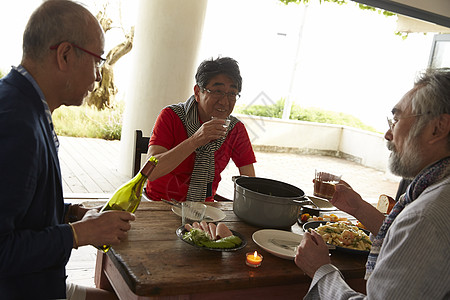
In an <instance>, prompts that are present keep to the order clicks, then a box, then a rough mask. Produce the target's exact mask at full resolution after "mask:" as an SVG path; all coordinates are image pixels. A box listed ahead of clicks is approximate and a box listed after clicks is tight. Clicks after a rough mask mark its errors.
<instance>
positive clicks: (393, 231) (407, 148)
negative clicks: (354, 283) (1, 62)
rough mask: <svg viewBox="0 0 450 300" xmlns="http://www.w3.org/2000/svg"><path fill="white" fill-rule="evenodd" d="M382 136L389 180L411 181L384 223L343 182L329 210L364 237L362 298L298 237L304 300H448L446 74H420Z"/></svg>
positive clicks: (449, 127)
mask: <svg viewBox="0 0 450 300" xmlns="http://www.w3.org/2000/svg"><path fill="white" fill-rule="evenodd" d="M392 114H393V116H392V118H388V124H389V129H388V131H387V132H386V134H385V138H386V140H387V147H388V149H389V150H390V151H391V155H390V158H389V167H390V169H391V171H392V173H394V174H396V175H398V176H402V177H404V178H409V179H411V180H412V182H411V184H410V185H409V186H408V188H407V190H406V193H405V194H403V195H402V196H401V197H400V199H399V201H398V202H397V203H396V205H395V206H394V208H393V209H392V211H391V213H390V214H389V215H388V216H387V217H385V216H384V215H383V214H381V213H380V212H379V211H378V210H377V209H376V208H375V207H373V206H372V205H371V204H369V203H368V202H366V201H364V200H363V199H362V198H361V196H360V195H359V194H358V193H356V192H355V191H354V190H353V189H352V188H351V187H350V185H348V184H347V183H346V182H343V181H342V182H341V183H340V184H338V185H337V186H336V192H335V194H334V197H333V199H332V200H331V202H332V203H333V205H335V206H336V207H338V208H339V209H341V210H343V211H345V212H347V213H349V214H351V215H353V216H354V217H356V218H357V219H358V220H359V221H361V223H363V224H364V225H365V226H366V227H367V228H368V229H369V230H370V232H371V238H372V241H373V244H372V250H371V251H370V254H369V257H368V259H367V264H366V279H367V283H366V291H367V296H366V295H363V294H361V293H358V292H356V291H354V290H352V289H351V288H350V287H349V286H348V285H347V284H346V283H345V281H344V279H343V277H342V275H341V273H340V272H339V270H338V269H337V268H336V267H335V266H333V265H332V264H331V263H330V258H329V254H328V249H327V246H326V244H325V242H324V241H323V239H322V238H321V236H320V235H319V234H317V233H316V232H314V231H313V232H311V233H305V235H304V237H303V240H302V242H301V244H300V246H299V247H298V250H297V255H296V257H295V263H296V264H297V266H299V267H300V268H301V269H302V270H303V271H304V272H305V273H306V274H307V275H308V276H310V277H311V278H312V279H313V280H312V282H311V286H310V289H309V292H308V294H307V295H306V297H305V299H365V298H368V299H450V259H449V255H448V253H449V249H450V234H449V232H450V218H449V216H450V69H435V70H427V71H426V72H425V73H423V74H421V76H420V77H419V78H418V79H417V81H416V82H415V84H414V87H413V88H412V89H411V90H410V91H408V92H407V93H406V94H405V95H404V96H403V98H402V99H401V100H400V101H399V102H398V103H397V104H396V105H395V106H394V108H393V109H392Z"/></svg>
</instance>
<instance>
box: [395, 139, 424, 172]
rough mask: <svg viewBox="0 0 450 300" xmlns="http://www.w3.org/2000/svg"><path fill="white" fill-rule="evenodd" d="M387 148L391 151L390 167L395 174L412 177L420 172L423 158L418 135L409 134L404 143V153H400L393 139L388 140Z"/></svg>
mask: <svg viewBox="0 0 450 300" xmlns="http://www.w3.org/2000/svg"><path fill="white" fill-rule="evenodd" d="M387 148H388V149H389V150H390V151H391V154H390V156H389V169H390V170H391V172H392V173H393V174H395V175H398V176H401V177H403V178H410V179H412V178H414V177H416V175H417V174H419V172H420V170H421V169H422V168H421V166H422V160H423V158H422V151H421V150H422V149H421V147H420V145H419V143H418V138H417V137H412V136H411V134H409V135H408V137H407V138H406V140H405V143H404V145H403V153H399V152H398V151H397V149H395V146H394V144H393V143H392V142H391V141H388V142H387Z"/></svg>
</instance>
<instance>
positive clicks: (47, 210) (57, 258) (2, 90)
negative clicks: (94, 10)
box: [0, 0, 134, 299]
mask: <svg viewBox="0 0 450 300" xmlns="http://www.w3.org/2000/svg"><path fill="white" fill-rule="evenodd" d="M103 48H104V33H103V30H102V28H101V26H100V25H99V23H98V21H97V20H96V18H95V17H94V16H93V15H92V14H91V13H90V12H89V11H88V10H87V9H85V8H84V7H82V6H80V5H79V4H76V3H74V2H72V1H68V0H57V1H55V0H50V1H46V2H44V3H43V4H41V6H39V7H38V8H37V9H36V11H35V12H34V13H33V14H32V16H31V17H30V20H29V22H28V24H27V26H26V28H25V32H24V37H23V57H22V62H21V64H20V65H19V66H17V67H13V68H12V70H11V72H10V73H9V74H8V75H7V76H6V77H5V78H3V79H1V80H0V170H1V171H0V191H1V192H0V298H1V299H61V298H66V273H65V266H66V263H67V261H68V260H69V257H70V254H71V251H72V248H77V247H79V246H83V245H104V244H108V245H115V244H118V243H120V241H121V240H122V239H124V238H125V237H126V234H127V231H128V230H129V229H130V223H129V221H132V220H134V215H132V214H130V213H128V212H119V211H110V212H105V213H102V214H99V213H98V212H97V211H96V210H90V211H87V210H86V209H84V208H82V207H78V206H71V205H68V204H64V202H63V192H62V183H61V171H60V166H59V160H58V152H57V151H58V146H59V142H58V138H57V136H56V134H55V131H54V128H53V123H52V117H51V113H52V112H53V111H54V110H55V109H56V108H58V107H59V106H61V105H80V104H81V103H82V101H83V98H84V97H85V96H86V95H87V93H88V91H91V90H92V89H93V86H94V83H95V81H100V80H101V75H100V72H99V67H100V65H101V64H102V63H103V62H104V59H103V58H101V55H102V54H103V51H104V50H103ZM69 221H70V223H69ZM76 290H77V291H78V290H81V291H82V293H85V294H86V296H85V297H86V299H89V298H91V299H102V297H106V298H104V299H109V298H111V297H112V298H111V299H114V298H115V295H113V294H111V293H109V292H106V291H103V290H99V289H94V288H84V289H83V288H81V289H79V288H76ZM68 296H69V297H70V295H68ZM108 297H109V298H108Z"/></svg>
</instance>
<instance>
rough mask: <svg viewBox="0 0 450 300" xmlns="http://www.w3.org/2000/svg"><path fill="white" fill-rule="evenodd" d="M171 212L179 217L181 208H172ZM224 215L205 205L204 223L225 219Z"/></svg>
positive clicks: (218, 210) (216, 209)
mask: <svg viewBox="0 0 450 300" xmlns="http://www.w3.org/2000/svg"><path fill="white" fill-rule="evenodd" d="M172 211H173V212H174V214H176V215H177V216H179V217H181V208H180V207H178V206H172ZM225 217H226V215H225V213H224V212H223V211H221V210H220V209H218V208H215V207H212V206H209V205H206V212H205V221H206V222H219V221H222V220H223V219H225Z"/></svg>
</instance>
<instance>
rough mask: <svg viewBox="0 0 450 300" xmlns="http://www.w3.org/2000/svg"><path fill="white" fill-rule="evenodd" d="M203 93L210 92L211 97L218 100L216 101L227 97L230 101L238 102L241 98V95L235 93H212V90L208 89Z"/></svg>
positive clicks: (217, 91)
mask: <svg viewBox="0 0 450 300" xmlns="http://www.w3.org/2000/svg"><path fill="white" fill-rule="evenodd" d="M203 91H206V92H208V94H211V96H212V97H214V98H216V99H220V98H222V97H224V96H227V98H228V100H231V101H236V100H238V99H239V98H240V97H241V95H240V94H236V93H234V92H229V93H225V92H222V91H220V90H215V91H211V90H208V89H203Z"/></svg>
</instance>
